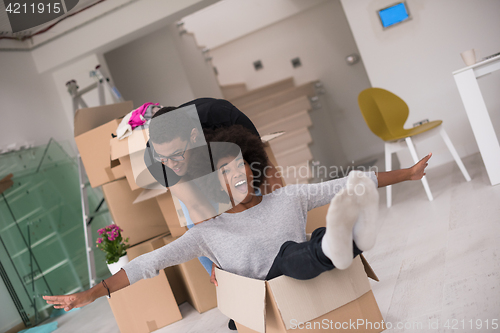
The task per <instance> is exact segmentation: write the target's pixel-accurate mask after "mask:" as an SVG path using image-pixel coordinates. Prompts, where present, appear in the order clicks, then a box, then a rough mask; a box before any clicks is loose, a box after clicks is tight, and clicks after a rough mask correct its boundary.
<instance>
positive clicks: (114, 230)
mask: <svg viewBox="0 0 500 333" xmlns="http://www.w3.org/2000/svg"><path fill="white" fill-rule="evenodd" d="M122 231H123V230H122V229H121V228H120V227H118V226H117V225H116V224H111V225H108V226H107V227H105V228H102V229H99V230H97V232H98V233H99V235H100V236H101V237H99V238H97V241H96V243H97V247H98V248H99V249H101V250H102V251H103V252H104V253H106V263H107V264H108V268H109V271H110V272H111V274H115V273H117V272H118V271H119V270H120V269H121V268H122V267H123V266H125V264H126V263H128V256H127V249H128V248H129V247H130V245H128V244H125V243H127V242H128V238H127V239H125V240H123V238H122V235H121V232H122Z"/></svg>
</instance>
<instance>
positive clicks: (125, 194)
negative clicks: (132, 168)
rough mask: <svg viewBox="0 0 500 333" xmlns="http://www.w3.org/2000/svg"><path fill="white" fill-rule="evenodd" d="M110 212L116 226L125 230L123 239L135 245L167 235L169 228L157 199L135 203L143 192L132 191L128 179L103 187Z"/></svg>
mask: <svg viewBox="0 0 500 333" xmlns="http://www.w3.org/2000/svg"><path fill="white" fill-rule="evenodd" d="M102 191H103V193H104V198H105V199H106V203H107V205H108V208H109V212H110V214H111V217H112V218H113V221H114V222H115V224H116V225H118V226H119V227H120V228H122V229H123V233H122V235H123V237H124V238H127V237H128V238H129V244H130V245H135V244H138V243H140V242H143V241H145V240H148V239H151V238H153V237H155V236H158V235H161V234H165V233H167V232H168V231H169V230H168V226H167V224H166V223H165V220H164V218H163V215H162V211H161V210H160V207H159V206H158V203H157V201H156V200H155V199H149V200H145V201H142V202H139V203H135V204H134V201H135V199H136V198H137V197H138V196H139V194H140V193H141V191H132V190H131V189H130V186H129V184H128V182H127V180H126V179H124V178H123V179H120V180H116V181H114V182H111V183H108V184H104V185H103V186H102Z"/></svg>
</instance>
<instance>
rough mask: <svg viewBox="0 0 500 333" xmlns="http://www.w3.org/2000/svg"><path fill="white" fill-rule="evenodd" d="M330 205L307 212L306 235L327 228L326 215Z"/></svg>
mask: <svg viewBox="0 0 500 333" xmlns="http://www.w3.org/2000/svg"><path fill="white" fill-rule="evenodd" d="M328 207H330V205H329V204H328V205H324V206H320V207H316V208H314V209H311V210H310V211H308V212H307V224H306V234H312V232H313V231H314V230H316V229H318V228H320V227H326V213H327V212H328Z"/></svg>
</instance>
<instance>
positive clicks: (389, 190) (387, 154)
mask: <svg viewBox="0 0 500 333" xmlns="http://www.w3.org/2000/svg"><path fill="white" fill-rule="evenodd" d="M391 169H392V151H391V149H390V148H389V147H388V144H387V143H386V144H385V171H391ZM385 189H386V193H387V208H389V207H391V205H392V186H391V185H389V186H386V187H385Z"/></svg>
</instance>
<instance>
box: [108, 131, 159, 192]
mask: <svg viewBox="0 0 500 333" xmlns="http://www.w3.org/2000/svg"><path fill="white" fill-rule="evenodd" d="M148 140H149V129H143V130H139V129H136V130H134V131H132V135H130V136H129V137H126V138H124V139H122V140H118V138H112V139H111V140H110V142H109V145H110V158H111V161H112V163H114V164H118V165H120V166H121V167H122V168H123V172H124V173H125V177H126V178H127V181H128V183H129V185H130V188H131V189H132V190H137V189H139V188H149V187H150V186H151V185H154V184H156V183H157V181H156V179H154V177H153V176H152V175H151V173H150V172H149V170H148V168H147V166H146V164H145V163H144V151H145V149H146V143H147V142H148Z"/></svg>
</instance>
